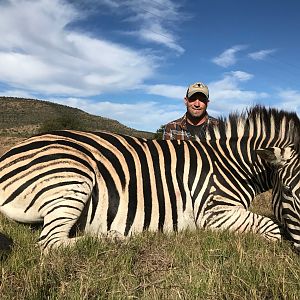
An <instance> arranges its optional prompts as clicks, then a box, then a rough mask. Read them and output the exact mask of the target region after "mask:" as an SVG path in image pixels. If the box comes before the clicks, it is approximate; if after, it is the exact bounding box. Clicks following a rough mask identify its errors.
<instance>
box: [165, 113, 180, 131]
mask: <svg viewBox="0 0 300 300" xmlns="http://www.w3.org/2000/svg"><path fill="white" fill-rule="evenodd" d="M184 123H185V115H184V116H182V117H181V118H179V119H176V120H173V121H171V122H169V123H167V124H165V125H164V127H165V128H174V127H177V126H179V127H182V126H183V125H184Z"/></svg>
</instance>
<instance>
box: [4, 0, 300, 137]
mask: <svg viewBox="0 0 300 300" xmlns="http://www.w3.org/2000/svg"><path fill="white" fill-rule="evenodd" d="M0 14H1V17H0V37H1V38H0V95H2V96H13V97H22V98H33V99H40V100H47V101H51V102H55V103H60V104H64V105H68V106H72V107H76V108H79V109H82V110H84V111H86V112H88V113H91V114H93V115H98V116H103V117H107V118H111V119H114V120H117V121H119V122H121V123H122V124H124V125H126V126H129V127H131V128H134V129H138V130H145V131H152V132H155V131H156V130H157V129H158V128H159V127H160V126H161V125H163V124H165V123H167V122H169V121H171V120H174V119H177V118H179V117H181V116H182V115H183V114H184V113H185V111H186V108H185V105H184V101H183V98H184V96H185V93H186V90H187V87H188V85H189V84H192V83H194V82H198V81H201V82H203V83H205V84H207V85H208V87H209V92H210V102H209V105H208V112H209V114H210V115H211V116H213V117H219V116H226V115H228V114H229V113H230V112H236V111H243V110H244V109H246V108H247V107H249V106H252V105H255V104H260V105H265V106H267V107H275V108H278V109H285V110H288V111H296V112H297V114H298V115H300V59H299V55H300V38H299V28H300V1H298V0H286V1H284V2H283V1H279V0H251V1H246V0H226V1H224V0H209V1H207V0H206V1H200V0H199V1H192V0H176V1H175V0H0ZM37 113H38V112H37Z"/></svg>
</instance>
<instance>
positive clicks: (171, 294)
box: [0, 217, 300, 300]
mask: <svg viewBox="0 0 300 300" xmlns="http://www.w3.org/2000/svg"><path fill="white" fill-rule="evenodd" d="M0 221H1V224H2V227H3V230H4V232H6V233H8V234H9V236H11V237H13V238H14V241H15V246H14V248H13V251H12V253H11V254H10V255H9V256H8V258H7V259H6V260H5V261H3V262H2V265H1V270H2V275H1V284H0V297H1V299H18V300H19V299H30V300H33V299H299V298H300V280H299V278H300V260H299V257H298V254H296V253H295V252H293V250H292V248H291V246H290V245H289V244H288V243H287V242H283V243H269V242H267V241H265V240H263V239H262V238H259V237H258V236H255V235H252V234H245V235H234V234H231V233H229V232H221V233H220V232H211V231H204V230H197V231H196V232H189V231H187V232H180V233H176V234H171V235H165V234H162V233H143V234H140V235H137V236H136V237H133V238H131V239H130V240H129V241H128V242H126V243H124V242H123V243H113V242H108V241H101V240H100V241H99V240H97V239H93V238H91V237H86V238H85V239H83V240H82V241H80V242H78V243H77V245H76V246H75V247H73V248H64V249H58V250H56V251H53V252H51V253H50V254H49V255H47V256H41V254H40V251H39V249H38V247H37V246H36V241H37V239H38V235H39V230H33V229H31V228H30V227H29V226H26V225H22V224H16V223H15V222H12V221H9V220H6V219H5V218H3V217H2V218H1V219H0Z"/></svg>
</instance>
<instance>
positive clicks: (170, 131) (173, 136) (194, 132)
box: [163, 114, 218, 140]
mask: <svg viewBox="0 0 300 300" xmlns="http://www.w3.org/2000/svg"><path fill="white" fill-rule="evenodd" d="M216 124H218V120H217V119H215V118H213V117H211V116H208V119H207V122H204V123H203V124H201V125H198V126H193V125H190V124H189V123H187V120H186V114H185V115H184V116H183V117H181V118H180V119H178V120H175V121H172V122H170V123H168V124H166V125H165V126H164V132H163V140H192V139H195V137H196V136H197V137H198V138H200V139H202V138H205V131H206V128H207V126H210V125H216Z"/></svg>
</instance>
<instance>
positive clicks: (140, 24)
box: [100, 0, 184, 54]
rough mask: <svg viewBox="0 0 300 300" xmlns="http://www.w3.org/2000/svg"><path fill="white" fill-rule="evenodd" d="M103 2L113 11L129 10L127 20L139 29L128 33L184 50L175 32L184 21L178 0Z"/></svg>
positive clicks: (106, 0)
mask: <svg viewBox="0 0 300 300" xmlns="http://www.w3.org/2000/svg"><path fill="white" fill-rule="evenodd" d="M100 2H101V1H100ZM102 3H103V4H106V5H108V6H109V7H111V8H112V10H111V12H112V13H115V14H120V11H124V12H125V11H128V12H129V15H130V17H128V16H126V17H125V20H126V21H128V22H132V23H134V24H135V25H136V27H137V30H134V31H130V32H126V33H127V34H132V35H135V36H137V37H138V38H139V39H141V40H144V41H147V42H151V43H153V42H154V43H156V44H160V45H164V46H166V47H168V48H170V49H172V50H175V51H176V52H177V53H178V54H182V53H183V52H184V48H183V47H182V46H180V45H179V43H178V41H177V40H178V38H177V37H176V35H175V33H174V28H175V26H176V24H178V23H179V22H182V20H183V17H184V13H183V12H182V9H180V5H179V4H178V1H177V3H176V2H175V1H171V0H158V1H149V0H124V1H114V0H105V1H104V0H102ZM116 8H118V9H116ZM124 15H126V14H124Z"/></svg>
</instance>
